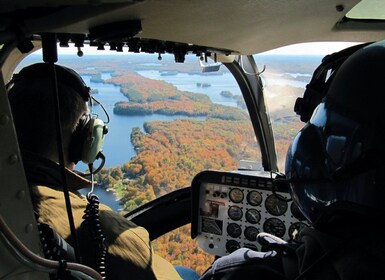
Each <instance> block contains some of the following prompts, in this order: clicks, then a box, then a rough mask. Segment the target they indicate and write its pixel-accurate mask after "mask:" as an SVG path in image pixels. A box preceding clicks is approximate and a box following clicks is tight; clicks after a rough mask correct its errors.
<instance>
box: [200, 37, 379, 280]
mask: <svg viewBox="0 0 385 280" xmlns="http://www.w3.org/2000/svg"><path fill="white" fill-rule="evenodd" d="M384 78H385V41H381V42H377V43H373V44H370V45H367V46H365V47H363V48H361V49H359V50H358V51H355V52H354V53H353V54H352V55H351V56H350V57H349V58H348V59H346V61H345V62H344V63H343V64H342V65H341V66H340V68H339V69H338V70H337V71H336V73H335V75H333V78H332V81H331V83H330V86H329V88H328V89H327V92H326V96H325V98H324V99H323V100H322V102H321V103H320V104H319V105H318V106H317V107H316V109H315V110H314V112H313V115H312V117H311V118H310V120H309V121H308V122H307V124H306V125H305V126H304V128H303V129H301V131H300V132H299V133H298V134H297V136H296V137H295V139H294V140H293V142H292V144H291V146H290V148H289V150H288V153H287V157H286V180H287V182H288V183H289V185H290V192H291V196H292V198H293V201H294V202H295V203H296V205H297V206H298V207H299V208H300V210H301V212H302V213H303V214H304V215H305V217H306V218H307V220H308V221H309V222H310V223H311V225H312V226H311V227H308V228H304V229H303V230H302V231H301V233H300V236H301V240H300V243H299V244H292V243H287V242H285V241H283V240H279V239H278V238H275V237H272V238H271V241H270V246H267V247H266V246H265V247H266V248H268V249H270V250H268V251H266V252H254V251H251V250H249V249H245V248H241V249H239V250H237V251H235V252H234V253H232V254H231V255H228V256H225V257H222V258H220V259H218V260H217V261H216V262H215V263H214V264H213V265H212V267H211V268H210V269H209V270H208V271H207V272H206V273H205V274H204V275H203V276H202V278H201V279H312V280H314V279H328V280H332V279H341V280H347V279H385V268H384V264H385V239H384V238H383V236H382V234H381V229H382V228H383V227H384V223H385V219H384V217H385V201H384V199H385V172H384V169H385V133H384V129H385V108H384V104H385V79H384ZM264 237H266V235H265V234H263V233H262V234H261V235H260V236H259V240H261V239H264V240H265V241H266V238H264ZM265 245H266V244H265ZM210 277H211V278H210Z"/></svg>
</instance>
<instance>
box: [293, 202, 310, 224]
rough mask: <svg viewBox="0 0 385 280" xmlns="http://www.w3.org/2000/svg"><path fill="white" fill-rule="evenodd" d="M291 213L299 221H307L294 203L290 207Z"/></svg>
mask: <svg viewBox="0 0 385 280" xmlns="http://www.w3.org/2000/svg"><path fill="white" fill-rule="evenodd" d="M290 211H291V214H292V215H293V217H294V218H296V219H297V220H299V221H303V220H305V219H306V218H305V216H304V215H303V214H302V212H301V210H299V208H298V206H297V205H296V204H295V203H294V202H293V203H292V204H291V205H290Z"/></svg>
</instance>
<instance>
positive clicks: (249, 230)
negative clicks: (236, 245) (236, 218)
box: [245, 227, 259, 241]
mask: <svg viewBox="0 0 385 280" xmlns="http://www.w3.org/2000/svg"><path fill="white" fill-rule="evenodd" d="M258 233H259V231H258V229H257V228H256V227H246V229H245V237H246V239H247V240H249V241H256V240H257V235H258Z"/></svg>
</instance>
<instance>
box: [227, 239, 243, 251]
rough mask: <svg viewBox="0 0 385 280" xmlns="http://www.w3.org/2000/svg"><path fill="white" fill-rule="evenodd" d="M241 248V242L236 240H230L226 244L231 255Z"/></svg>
mask: <svg viewBox="0 0 385 280" xmlns="http://www.w3.org/2000/svg"><path fill="white" fill-rule="evenodd" d="M239 248H240V246H239V242H237V241H235V240H229V241H227V242H226V250H227V252H229V253H232V252H234V251H235V250H237V249H239Z"/></svg>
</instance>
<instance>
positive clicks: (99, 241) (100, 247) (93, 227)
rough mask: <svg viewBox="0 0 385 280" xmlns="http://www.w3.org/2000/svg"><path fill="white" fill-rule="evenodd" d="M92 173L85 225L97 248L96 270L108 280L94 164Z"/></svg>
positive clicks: (91, 168)
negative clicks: (95, 189)
mask: <svg viewBox="0 0 385 280" xmlns="http://www.w3.org/2000/svg"><path fill="white" fill-rule="evenodd" d="M88 166H89V169H90V173H91V191H90V192H88V194H87V201H88V204H87V206H86V209H85V210H84V213H85V214H84V216H83V219H84V224H85V225H86V226H87V227H88V229H89V231H90V234H91V237H92V238H93V240H94V243H95V246H96V248H97V257H96V270H97V271H98V272H99V273H100V275H101V276H102V277H103V279H106V254H107V247H106V245H105V237H104V234H103V231H102V227H101V224H100V217H99V197H98V196H97V195H96V194H94V193H93V191H94V176H93V175H94V173H95V172H93V165H92V163H91V164H89V165H88Z"/></svg>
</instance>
